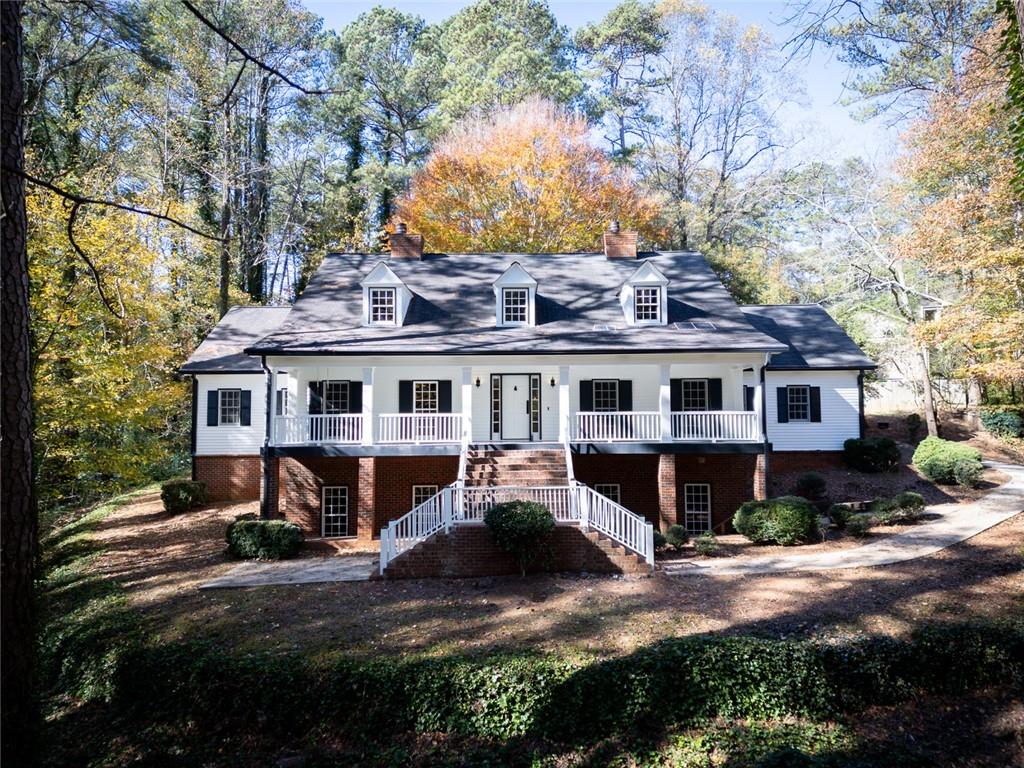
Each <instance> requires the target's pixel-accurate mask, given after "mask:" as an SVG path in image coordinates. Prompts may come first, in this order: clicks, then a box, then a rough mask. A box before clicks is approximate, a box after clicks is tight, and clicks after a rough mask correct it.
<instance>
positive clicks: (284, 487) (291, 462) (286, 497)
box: [274, 456, 373, 539]
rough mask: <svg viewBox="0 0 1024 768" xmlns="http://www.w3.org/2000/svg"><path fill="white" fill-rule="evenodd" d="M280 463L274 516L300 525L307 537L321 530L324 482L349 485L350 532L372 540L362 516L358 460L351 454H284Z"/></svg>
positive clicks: (315, 534)
mask: <svg viewBox="0 0 1024 768" xmlns="http://www.w3.org/2000/svg"><path fill="white" fill-rule="evenodd" d="M277 463H278V497H277V509H276V510H275V511H274V512H275V514H274V516H281V517H284V519H285V520H289V521H291V522H293V523H295V524H296V525H298V526H299V527H300V528H302V530H303V531H304V532H305V534H306V536H311V537H319V536H320V533H321V520H320V500H321V494H322V491H323V488H324V486H325V485H344V486H347V487H348V504H349V510H348V513H349V533H350V534H351V535H353V536H355V537H356V538H357V539H369V538H370V537H371V536H372V534H373V531H372V528H371V527H370V526H368V525H362V524H361V523H362V522H363V521H362V519H361V517H360V515H359V509H358V506H359V479H360V477H359V459H358V458H353V457H349V456H345V457H333V456H332V457H328V456H315V457H304V458H295V457H292V456H284V457H281V458H279V459H278V460H277Z"/></svg>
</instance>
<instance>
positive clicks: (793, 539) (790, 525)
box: [732, 496, 819, 546]
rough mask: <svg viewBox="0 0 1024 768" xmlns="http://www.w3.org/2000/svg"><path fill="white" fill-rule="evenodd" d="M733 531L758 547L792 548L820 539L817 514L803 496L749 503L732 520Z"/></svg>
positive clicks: (781, 497)
mask: <svg viewBox="0 0 1024 768" xmlns="http://www.w3.org/2000/svg"><path fill="white" fill-rule="evenodd" d="M732 524H733V527H735V528H736V530H737V531H739V532H740V533H741V534H743V535H744V536H746V537H747V538H748V539H750V540H751V541H753V542H755V543H758V544H782V545H783V546H791V545H793V544H799V543H801V542H805V541H811V540H812V539H814V538H816V537H817V536H818V531H819V516H818V510H817V509H815V507H814V505H813V504H811V503H810V502H809V501H807V499H805V498H802V497H800V496H779V497H778V498H775V499H768V500H767V501H748V502H747V503H746V504H744V505H742V506H741V507H740V508H739V509H738V510H736V514H735V515H734V516H733V519H732Z"/></svg>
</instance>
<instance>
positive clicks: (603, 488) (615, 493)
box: [594, 483, 622, 504]
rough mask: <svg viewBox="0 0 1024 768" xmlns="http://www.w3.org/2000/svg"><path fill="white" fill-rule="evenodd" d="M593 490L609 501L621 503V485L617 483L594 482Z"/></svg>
mask: <svg viewBox="0 0 1024 768" xmlns="http://www.w3.org/2000/svg"><path fill="white" fill-rule="evenodd" d="M594 490H595V491H597V492H598V493H600V494H601V495H602V496H604V497H605V498H606V499H608V500H609V501H614V502H615V503H616V504H621V503H622V486H621V485H619V484H618V483H595V484H594Z"/></svg>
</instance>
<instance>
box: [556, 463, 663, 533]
mask: <svg viewBox="0 0 1024 768" xmlns="http://www.w3.org/2000/svg"><path fill="white" fill-rule="evenodd" d="M572 468H573V473H574V474H575V475H576V479H577V480H578V481H579V482H581V483H584V484H586V485H590V486H593V485H594V484H595V483H618V484H619V486H620V490H621V492H622V498H621V502H622V506H624V507H625V508H626V509H628V510H630V511H631V512H635V513H636V514H638V515H643V516H644V517H645V518H647V519H648V520H650V521H651V522H652V523H654V525H655V526H657V525H658V521H659V517H660V501H659V499H660V496H659V493H658V456H657V455H656V454H612V453H595V454H585V455H576V456H573V457H572Z"/></svg>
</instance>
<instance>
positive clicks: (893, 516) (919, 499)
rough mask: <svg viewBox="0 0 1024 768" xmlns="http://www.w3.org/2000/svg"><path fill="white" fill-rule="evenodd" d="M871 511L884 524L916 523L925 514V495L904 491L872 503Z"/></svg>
mask: <svg viewBox="0 0 1024 768" xmlns="http://www.w3.org/2000/svg"><path fill="white" fill-rule="evenodd" d="M871 511H872V512H873V513H874V516H875V517H876V519H877V521H878V522H879V523H881V524H882V525H901V524H903V523H914V522H917V521H918V520H920V519H921V516H922V515H923V514H924V496H922V495H921V494H919V493H914V492H913V491H904V492H903V493H899V494H896V495H895V496H893V497H892V498H891V499H877V500H876V501H875V502H874V503H873V504H872V505H871Z"/></svg>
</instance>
